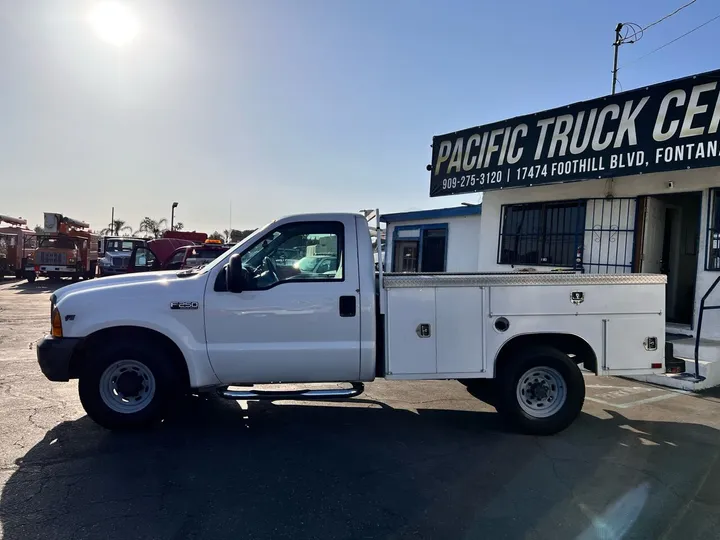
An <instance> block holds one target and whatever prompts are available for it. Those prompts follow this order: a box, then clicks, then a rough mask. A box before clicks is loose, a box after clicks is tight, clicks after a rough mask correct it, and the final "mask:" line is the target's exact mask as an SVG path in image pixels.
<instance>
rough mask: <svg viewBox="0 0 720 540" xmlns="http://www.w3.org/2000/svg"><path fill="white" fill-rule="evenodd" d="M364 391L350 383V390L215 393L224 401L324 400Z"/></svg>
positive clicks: (362, 385)
mask: <svg viewBox="0 0 720 540" xmlns="http://www.w3.org/2000/svg"><path fill="white" fill-rule="evenodd" d="M364 390H365V385H364V384H363V383H361V382H357V383H352V388H328V389H318V390H228V389H227V388H218V390H217V393H218V395H219V396H220V397H224V398H225V399H248V400H251V399H266V400H276V399H277V400H280V399H297V400H311V399H316V400H324V399H339V398H352V397H355V396H359V395H360V394H362V393H363V391H364Z"/></svg>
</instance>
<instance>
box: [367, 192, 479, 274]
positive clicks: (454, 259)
mask: <svg viewBox="0 0 720 540" xmlns="http://www.w3.org/2000/svg"><path fill="white" fill-rule="evenodd" d="M481 211H482V207H481V205H479V204H478V205H470V206H458V207H454V208H441V209H437V210H421V211H416V212H403V213H399V214H383V215H382V216H381V217H380V220H381V221H382V222H383V223H385V224H386V227H387V228H386V247H385V249H386V251H385V270H386V271H388V272H477V271H478V268H479V265H480V262H479V260H478V254H479V250H480V243H479V239H480V218H481Z"/></svg>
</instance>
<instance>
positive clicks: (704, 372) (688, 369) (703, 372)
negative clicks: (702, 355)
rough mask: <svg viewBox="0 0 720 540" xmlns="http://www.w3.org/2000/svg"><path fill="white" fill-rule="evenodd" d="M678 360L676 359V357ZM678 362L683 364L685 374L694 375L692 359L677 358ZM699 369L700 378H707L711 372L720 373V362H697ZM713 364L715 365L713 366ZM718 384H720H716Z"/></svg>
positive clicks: (693, 361)
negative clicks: (680, 361)
mask: <svg viewBox="0 0 720 540" xmlns="http://www.w3.org/2000/svg"><path fill="white" fill-rule="evenodd" d="M676 358H678V357H676ZM678 359H679V360H682V361H683V362H685V373H692V374H693V375H695V360H694V359H692V358H682V357H679V358H678ZM698 364H699V367H700V376H701V377H705V378H706V379H707V378H708V376H709V375H712V373H713V370H715V371H720V362H708V361H707V360H700V361H699V362H698ZM713 364H715V365H714V366H713ZM718 384H720V383H718Z"/></svg>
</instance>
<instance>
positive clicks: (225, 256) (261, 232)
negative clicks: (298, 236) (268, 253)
mask: <svg viewBox="0 0 720 540" xmlns="http://www.w3.org/2000/svg"><path fill="white" fill-rule="evenodd" d="M274 224H275V221H271V222H270V223H268V224H266V225H265V226H263V227H260V228H259V229H258V230H256V231H255V232H254V233H252V234H251V235H250V236H247V237H245V238H244V239H243V240H242V241H240V242H238V243H237V244H236V245H234V246H233V247H232V248H230V249H229V250H228V251H226V252H225V253H224V254H223V256H222V257H218V258H216V259H215V260H214V261H212V262H211V263H209V264H207V266H203V268H202V271H201V272H200V273H202V274H204V273H205V272H209V271H210V270H212V269H213V268H215V267H216V266H217V265H219V264H225V263H226V262H227V260H228V258H230V257H231V256H232V255H233V254H234V253H238V252H239V251H238V250H241V249H242V248H243V247H244V246H249V245H252V244H253V243H254V242H255V241H256V240H257V239H258V238H262V236H263V235H264V234H266V233H267V230H268V229H269V228H270V227H272V226H273V225H274ZM260 249H262V245H261V244H259V245H257V246H254V247H253V249H252V250H251V251H254V252H255V253H257V252H258V251H260Z"/></svg>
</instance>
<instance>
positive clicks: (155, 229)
mask: <svg viewBox="0 0 720 540" xmlns="http://www.w3.org/2000/svg"><path fill="white" fill-rule="evenodd" d="M184 228H185V225H184V224H183V223H182V221H178V222H177V223H175V224H174V226H173V229H174V230H176V231H182V230H183V229H184ZM169 230H170V227H169V226H168V220H167V219H166V218H161V219H152V218H150V217H147V216H146V217H144V218H143V219H142V221H140V226H139V227H138V228H137V229H133V228H132V227H131V226H130V225H128V222H127V221H125V220H123V219H116V220H113V222H112V223H108V225H107V227H105V228H104V229H101V230H100V234H101V235H102V236H138V237H144V238H160V237H161V236H162V235H163V234H164V233H165V232H166V231H169ZM256 230H257V229H232V230H230V229H225V230H223V231H222V232H220V231H213V232H212V234H209V235H208V238H210V239H213V240H220V241H222V242H240V240H243V239H244V238H246V237H248V236H250V235H251V234H252V233H254V232H255V231H256ZM35 233H36V234H43V233H44V229H43V228H42V226H40V225H35Z"/></svg>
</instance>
